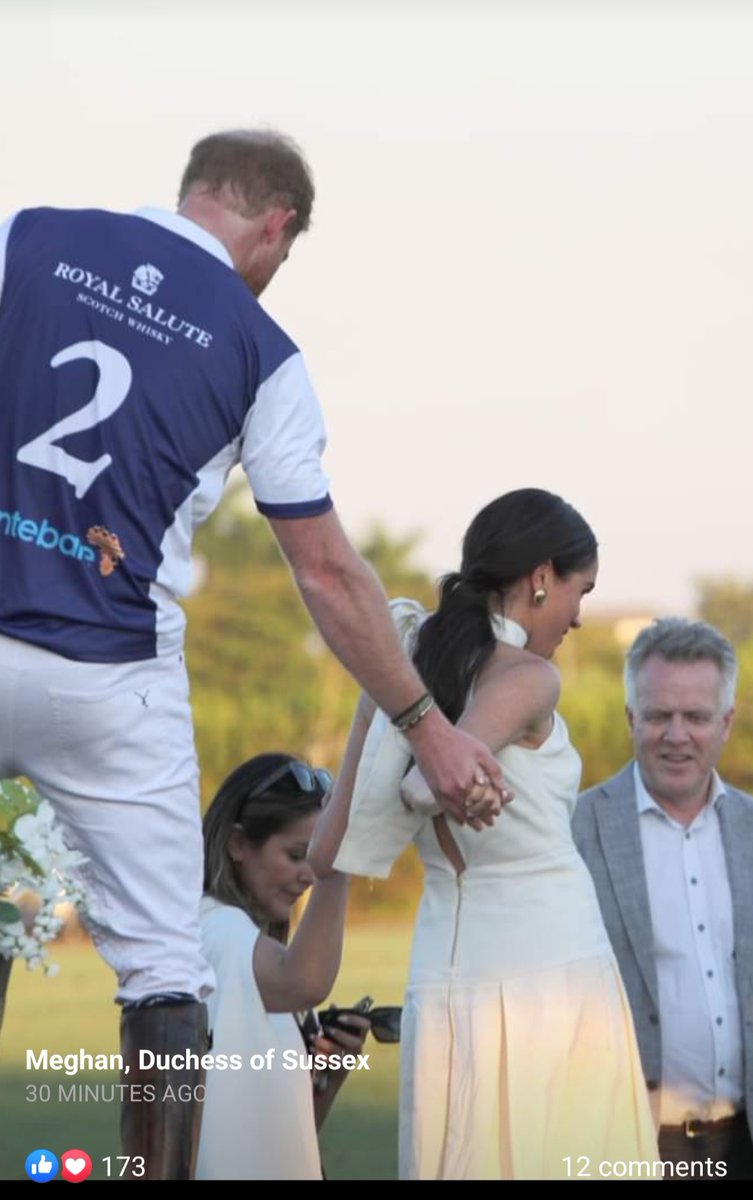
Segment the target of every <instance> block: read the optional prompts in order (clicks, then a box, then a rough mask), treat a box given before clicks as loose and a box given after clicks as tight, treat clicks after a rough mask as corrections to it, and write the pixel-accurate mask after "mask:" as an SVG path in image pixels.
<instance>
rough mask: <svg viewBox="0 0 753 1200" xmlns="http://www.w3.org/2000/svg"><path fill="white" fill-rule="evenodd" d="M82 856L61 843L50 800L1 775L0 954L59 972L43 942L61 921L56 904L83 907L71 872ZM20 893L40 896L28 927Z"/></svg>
mask: <svg viewBox="0 0 753 1200" xmlns="http://www.w3.org/2000/svg"><path fill="white" fill-rule="evenodd" d="M85 861H86V859H85V858H84V856H83V855H82V854H79V853H78V852H77V851H75V850H69V849H68V847H67V846H66V845H65V842H64V841H63V835H62V833H61V831H60V828H59V827H58V826H57V825H56V824H55V814H54V812H53V810H52V805H51V804H50V802H49V801H48V800H44V799H42V797H41V796H40V795H39V792H37V791H36V789H35V788H34V787H32V785H31V784H30V783H29V781H28V780H26V779H0V956H2V957H4V958H23V959H25V961H26V965H27V966H28V967H38V966H39V965H40V964H43V965H44V969H45V972H46V974H48V975H54V974H56V973H57V969H58V968H57V966H56V965H55V964H54V963H49V962H46V961H45V959H46V954H47V951H46V949H45V945H46V943H47V942H49V941H51V940H52V939H53V938H54V937H55V935H56V934H57V933H58V932H59V930H60V928H61V926H62V924H63V920H62V917H59V916H56V915H55V908H56V906H57V905H58V904H59V903H60V902H61V901H62V900H68V901H69V902H70V903H72V904H76V905H79V906H81V907H83V903H84V895H83V892H82V890H81V887H80V885H79V884H77V883H76V882H75V880H74V879H73V878H72V877H71V875H70V872H71V870H72V868H74V867H78V866H80V864H81V863H83V862H85ZM24 892H35V893H36V894H37V896H38V897H39V899H40V900H41V905H40V908H39V910H38V912H37V914H36V916H35V917H34V921H33V924H32V925H31V928H30V929H27V928H26V926H25V925H24V922H23V920H22V917H21V912H20V910H19V908H18V907H17V905H16V903H15V901H16V900H18V899H20V897H21V895H22V894H23V893H24Z"/></svg>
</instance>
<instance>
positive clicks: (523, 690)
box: [476, 645, 560, 710]
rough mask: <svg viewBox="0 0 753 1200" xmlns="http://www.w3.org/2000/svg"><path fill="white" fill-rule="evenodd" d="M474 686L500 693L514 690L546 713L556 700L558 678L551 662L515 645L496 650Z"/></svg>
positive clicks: (558, 689) (557, 673)
mask: <svg viewBox="0 0 753 1200" xmlns="http://www.w3.org/2000/svg"><path fill="white" fill-rule="evenodd" d="M476 686H477V690H479V689H481V688H487V687H488V688H492V689H493V690H494V691H495V692H500V693H508V692H510V691H513V690H514V691H515V692H516V693H517V694H518V695H521V696H525V697H526V698H527V699H528V701H530V703H531V704H533V705H534V706H535V707H537V708H543V709H549V710H553V709H554V708H556V706H557V701H558V700H559V698H560V676H559V671H558V670H557V668H556V667H555V666H554V665H553V663H550V662H548V661H547V660H546V659H545V658H539V656H538V654H531V653H529V651H528V650H518V649H517V648H516V647H515V646H505V645H499V646H498V647H497V649H496V650H495V652H494V654H493V656H492V658H491V660H490V661H489V663H488V664H487V666H486V667H485V668H484V671H483V673H482V674H481V676H480V677H479V679H478V682H477V685H476Z"/></svg>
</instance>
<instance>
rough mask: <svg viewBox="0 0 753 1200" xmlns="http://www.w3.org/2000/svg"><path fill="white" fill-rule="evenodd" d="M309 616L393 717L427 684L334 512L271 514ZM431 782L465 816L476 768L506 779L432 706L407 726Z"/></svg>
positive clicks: (373, 576) (486, 751) (493, 777)
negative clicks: (291, 516)
mask: <svg viewBox="0 0 753 1200" xmlns="http://www.w3.org/2000/svg"><path fill="white" fill-rule="evenodd" d="M270 524H271V526H272V529H273V531H274V534H275V536H276V538H277V540H278V542H279V544H280V547H281V549H282V551H283V553H284V554H285V557H286V558H287V560H288V562H289V563H290V566H291V569H292V571H293V574H294V576H295V580H296V583H297V584H298V587H299V589H300V592H301V596H302V597H303V600H304V603H305V605H306V607H307V609H308V611H309V613H310V614H311V617H312V619H313V621H314V623H315V625H316V627H317V629H318V630H319V632H320V633H321V635H322V637H323V638H324V641H325V642H326V643H327V645H328V646H329V648H330V649H331V650H332V652H333V653H334V654H335V655H336V656H337V658H339V660H340V662H341V663H342V664H343V666H344V667H345V668H346V669H347V670H348V671H349V672H350V674H351V675H352V676H353V677H354V679H356V680H357V681H358V683H359V684H360V685H361V687H362V688H363V689H364V691H366V692H368V694H369V695H370V696H371V698H372V699H373V700H374V702H375V703H376V704H377V705H378V706H379V708H381V709H382V710H383V711H384V712H386V713H387V714H388V715H389V716H391V717H393V716H395V715H396V714H397V713H402V712H404V711H405V710H406V709H408V708H409V707H410V706H411V705H412V704H413V703H414V702H415V701H416V700H417V699H418V698H419V696H421V694H422V693H423V692H424V691H425V687H424V684H423V682H422V680H421V678H420V676H419V674H418V672H417V671H416V669H415V667H414V666H413V664H412V663H411V662H410V661H409V659H408V658H407V656H406V654H405V652H404V650H403V648H402V646H401V644H400V639H399V637H398V634H397V630H396V629H395V626H394V624H393V622H392V618H391V616H390V611H389V608H388V606H387V598H386V596H385V593H384V589H383V587H382V585H381V583H380V582H379V580H378V578H377V576H376V574H375V573H374V571H373V570H372V569H371V567H370V566H369V565H368V564H367V563H365V562H364V561H363V559H362V558H360V556H359V555H358V554H357V553H356V551H355V550H354V548H353V546H352V545H351V543H350V541H349V540H348V538H347V537H346V535H345V532H344V531H343V529H342V526H341V525H340V522H339V520H338V518H337V515H336V514H335V513H334V512H328V513H325V514H323V515H322V516H317V517H303V518H296V519H294V520H283V519H280V518H272V519H270ZM406 737H408V739H409V741H410V743H411V748H412V750H413V754H414V757H415V759H416V762H417V764H418V766H419V767H420V769H421V772H422V774H423V775H424V777H425V779H426V781H427V783H428V784H429V786H430V787H431V789H432V791H433V792H434V793H435V795H437V797H438V798H439V800H440V801H441V802H443V803H444V805H445V807H446V808H447V810H448V812H450V813H451V815H452V816H454V817H455V818H456V819H457V820H461V821H462V820H464V819H465V816H464V808H463V801H464V800H465V798H466V796H467V795H468V793H469V792H470V791H471V790H472V787H473V783H474V780H475V779H476V777H477V772H478V770H479V768H480V769H481V770H482V772H483V773H484V774H485V775H486V776H487V777H488V778H489V779H490V780H491V781H492V783H494V784H496V785H497V786H500V787H501V784H502V776H501V771H500V768H499V764H498V763H497V761H496V759H495V758H494V756H493V755H492V754H491V752H490V751H489V749H488V748H487V747H486V746H485V745H483V743H482V742H479V741H478V740H477V739H476V738H474V737H472V736H471V735H470V734H468V733H464V732H463V731H462V730H459V729H456V728H454V727H453V726H452V725H451V724H450V722H449V721H448V720H447V718H446V717H445V716H444V715H443V714H442V713H441V712H440V711H439V709H438V708H436V707H435V708H433V709H432V710H431V711H430V712H428V713H427V714H426V716H424V717H423V718H422V719H421V720H420V721H419V722H418V724H416V725H415V726H414V727H413V728H412V729H410V730H409V731H407V733H406Z"/></svg>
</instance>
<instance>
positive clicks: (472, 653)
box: [413, 488, 597, 723]
mask: <svg viewBox="0 0 753 1200" xmlns="http://www.w3.org/2000/svg"><path fill="white" fill-rule="evenodd" d="M596 550H597V542H596V538H595V537H594V535H593V533H592V531H591V529H590V527H589V526H588V524H587V523H586V522H585V521H584V520H583V517H581V515H580V513H578V512H576V511H575V509H574V508H573V507H572V506H571V505H570V504H567V503H566V502H565V501H564V500H562V499H560V497H559V496H554V495H552V493H551V492H545V491H542V490H540V489H539V488H521V489H520V490H519V491H516V492H508V493H507V494H506V495H504V496H500V497H499V499H497V500H493V501H492V502H491V504H487V506H486V508H482V510H481V512H480V513H478V514H477V515H476V516H475V517H474V519H473V521H472V522H471V524H470V525H469V527H468V530H467V532H466V535H465V537H464V538H463V560H462V564H461V568H460V571H459V572H453V573H452V574H450V575H445V576H444V577H443V579H442V580H441V582H440V586H439V605H438V607H437V610H436V612H435V613H433V614H432V615H431V616H430V617H429V618H428V619H427V620H426V621H425V622H424V624H423V625H422V626H421V629H420V631H419V635H418V640H417V643H416V649H415V652H414V655H413V661H414V663H415V664H416V667H417V669H418V671H419V672H420V674H421V676H422V678H423V680H424V682H425V683H426V686H427V687H428V689H429V691H430V692H431V693H432V694H433V696H434V699H435V700H436V702H437V704H438V705H439V707H440V708H441V709H442V711H443V712H444V713H445V715H446V716H447V717H448V718H449V720H451V721H452V722H453V723H454V722H455V721H457V720H458V718H459V717H460V715H461V713H462V711H463V708H464V707H465V702H466V698H467V696H468V692H469V690H470V688H471V684H472V683H473V680H474V679H475V677H476V676H477V675H478V673H479V671H480V670H481V669H482V667H483V666H484V664H485V663H486V662H487V660H488V659H489V658H490V657H491V655H492V652H493V650H494V646H495V637H494V633H493V632H492V627H491V622H490V620H489V604H490V601H492V600H494V601H496V603H497V605H498V606H499V608H500V609H502V608H503V607H504V603H505V598H506V596H507V593H508V592H509V591H510V589H511V587H512V586H513V585H514V584H515V583H517V582H518V580H520V579H522V578H523V577H524V576H525V575H528V574H530V573H531V571H533V570H534V569H535V568H536V567H538V566H540V565H541V564H542V563H545V562H550V561H551V563H552V566H553V568H554V571H555V573H556V574H557V575H558V576H559V577H560V578H563V579H564V578H566V577H567V576H568V575H570V574H572V572H573V571H578V570H583V569H585V568H586V567H588V566H590V565H591V563H592V562H593V561H594V559H595V558H596Z"/></svg>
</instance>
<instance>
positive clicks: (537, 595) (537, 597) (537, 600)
mask: <svg viewBox="0 0 753 1200" xmlns="http://www.w3.org/2000/svg"><path fill="white" fill-rule="evenodd" d="M545 600H546V588H536V591H535V592H534V593H533V602H534V604H535V605H536V607H537V608H541V606H542V604H543V603H544V601H545Z"/></svg>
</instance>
